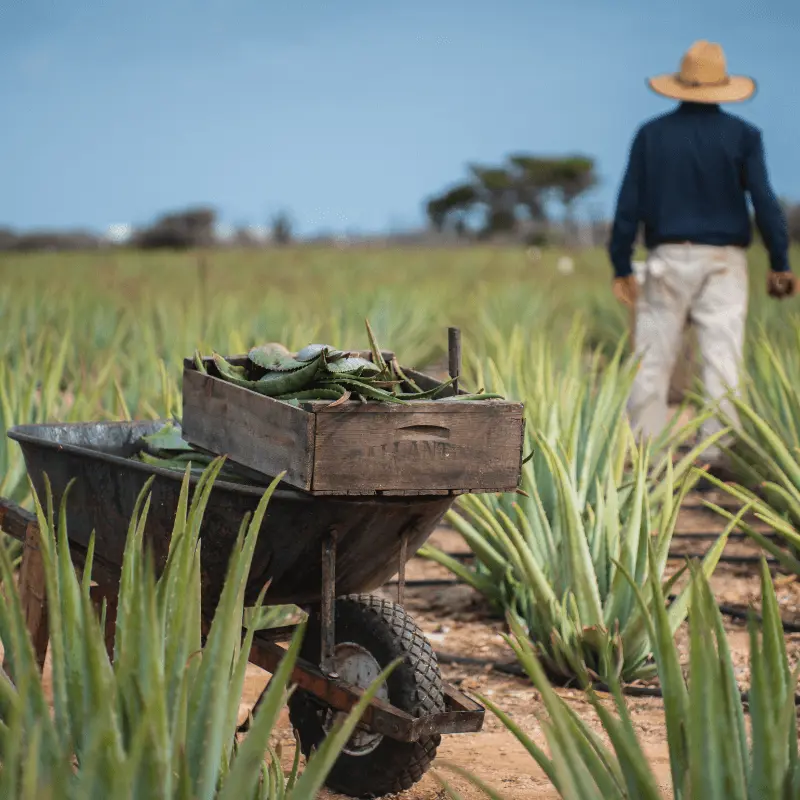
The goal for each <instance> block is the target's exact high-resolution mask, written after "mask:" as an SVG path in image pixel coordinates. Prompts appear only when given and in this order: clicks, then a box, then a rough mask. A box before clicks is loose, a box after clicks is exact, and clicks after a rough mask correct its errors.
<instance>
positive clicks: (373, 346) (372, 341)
mask: <svg viewBox="0 0 800 800" xmlns="http://www.w3.org/2000/svg"><path fill="white" fill-rule="evenodd" d="M364 323H365V324H366V326H367V337H368V338H369V347H370V350H371V351H372V360H373V361H374V362H375V363H376V364H377V365H378V366H379V367H380V370H381V372H385V371H387V364H386V361H385V360H384V358H383V353H381V348H380V346H379V345H378V340H377V339H376V338H375V333H374V332H373V330H372V326H371V325H370V324H369V320H368V319H365V320H364Z"/></svg>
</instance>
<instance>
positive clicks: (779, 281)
mask: <svg viewBox="0 0 800 800" xmlns="http://www.w3.org/2000/svg"><path fill="white" fill-rule="evenodd" d="M796 291H797V278H796V277H795V275H793V274H792V273H791V272H770V273H769V276H768V278H767V294H768V295H769V296H770V297H777V298H778V299H779V300H782V299H783V298H784V297H792V296H793V295H794V294H795V292H796Z"/></svg>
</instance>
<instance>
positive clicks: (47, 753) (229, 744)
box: [0, 459, 394, 800]
mask: <svg viewBox="0 0 800 800" xmlns="http://www.w3.org/2000/svg"><path fill="white" fill-rule="evenodd" d="M222 465H223V460H222V459H218V460H216V461H215V462H214V463H212V464H211V465H209V467H208V468H207V469H206V471H205V472H204V474H203V476H202V477H201V479H200V480H199V481H198V482H197V484H196V489H195V492H194V495H193V497H192V499H191V502H190V501H189V485H190V484H189V471H188V470H187V471H186V473H185V475H184V481H183V484H182V489H181V495H180V503H179V508H178V512H177V514H176V518H175V524H174V528H173V532H172V538H171V541H170V549H169V555H168V559H167V563H166V566H165V567H164V570H163V571H162V573H161V575H160V576H159V577H156V575H155V571H154V566H153V561H152V559H151V557H150V555H149V551H148V550H147V549H146V548H145V547H144V544H143V531H144V524H145V521H146V518H147V513H148V508H149V502H150V498H149V495H148V494H147V492H148V489H149V483H148V484H146V485H145V487H144V488H143V490H142V492H141V494H140V496H139V501H138V504H137V507H136V511H135V512H134V514H133V516H132V518H131V521H130V528H129V535H128V539H127V542H126V548H125V553H124V558H123V564H122V572H121V581H120V587H119V598H118V612H117V619H116V625H115V633H114V640H113V660H112V659H110V658H109V655H108V653H107V650H106V643H105V639H104V630H103V620H102V618H101V619H98V617H97V614H96V612H95V608H94V606H93V604H92V600H91V597H90V591H89V589H90V577H91V568H92V560H93V552H94V539H92V541H91V543H90V546H89V553H88V559H87V563H86V568H85V570H84V573H83V576H82V577H80V578H79V577H78V576H77V575H76V572H75V569H74V567H73V564H72V561H71V559H70V554H69V547H68V541H67V527H66V512H65V509H66V505H65V504H66V502H68V493H65V495H64V497H63V498H62V503H61V507H60V509H59V512H58V526H57V528H56V526H55V524H54V523H55V510H54V509H53V506H52V500H51V494H50V491H49V485H48V486H47V497H46V502H45V506H44V507H43V506H42V505H41V504H40V502H39V498H38V497H37V496H36V494H35V493H34V495H33V499H34V503H35V508H36V515H37V518H38V522H39V526H40V529H41V531H42V536H41V547H42V555H43V560H44V567H45V575H46V587H47V594H48V598H49V602H50V617H49V633H50V647H51V660H52V687H53V714H52V715H51V713H50V710H49V707H48V702H47V698H46V696H45V693H44V691H43V687H42V684H41V676H40V674H39V671H38V667H37V666H36V663H35V660H34V656H33V649H32V645H31V642H30V639H29V637H28V633H27V629H26V628H25V623H24V618H23V613H22V609H21V606H20V600H19V596H18V594H17V591H16V587H15V585H14V582H13V575H12V565H11V563H10V561H9V559H8V558H7V556H6V554H5V553H4V552H2V551H0V578H2V583H3V589H4V592H5V598H4V602H3V603H1V604H0V640H1V641H2V643H3V648H4V654H5V664H6V667H7V668H8V672H7V673H6V672H0V763H2V768H1V769H0V796H1V797H4V798H6V797H7V798H19V799H20V800H42V799H43V798H44V799H45V800H79V799H80V800H84V798H95V797H96V798H111V797H113V798H130V800H139V798H141V800H145V798H146V799H147V800H158V799H159V798H163V800H173V799H174V800H202V798H206V799H207V800H212V798H213V800H232V799H233V798H235V799H236V800H241V799H242V798H248V799H250V798H252V800H311V798H313V797H315V796H316V793H317V791H318V790H319V789H320V788H321V786H322V785H323V783H324V780H325V778H326V776H327V774H328V772H329V771H330V769H331V767H332V765H333V763H334V762H335V760H336V757H337V755H338V753H339V752H340V750H341V748H342V747H343V746H344V745H345V743H346V742H347V740H348V738H349V737H350V735H351V733H352V731H353V730H354V728H355V725H356V724H357V721H358V719H359V718H360V715H361V713H362V712H363V710H364V708H365V706H366V704H367V703H368V702H369V700H370V698H371V697H372V696H373V695H374V693H375V691H376V690H377V688H378V686H379V685H380V684H381V682H382V681H383V680H385V678H386V676H387V675H388V674H389V673H390V672H391V670H392V668H393V667H394V665H390V666H389V667H387V669H386V670H384V672H383V673H382V674H381V675H380V676H379V678H377V679H376V681H375V683H374V684H373V685H372V686H371V687H369V689H368V690H367V691H365V693H364V695H363V697H362V699H361V701H360V702H359V704H358V705H357V707H355V708H354V709H353V711H352V713H351V714H350V715H348V716H347V717H346V718H345V719H344V720H342V721H340V722H339V723H338V724H337V726H335V728H334V729H333V730H332V731H331V733H330V735H329V736H328V737H327V738H326V740H325V741H324V743H323V745H322V746H321V747H320V749H319V750H318V751H317V752H316V753H315V754H313V756H312V757H311V758H310V759H309V760H308V763H307V764H306V766H305V769H304V770H303V771H302V772H300V771H299V761H298V760H297V759H296V760H295V763H294V766H293V769H292V770H291V772H290V775H289V776H288V779H287V778H286V777H284V773H283V769H282V767H281V764H280V763H279V760H278V756H277V754H276V752H275V750H274V749H273V748H272V747H271V746H270V735H271V733H272V732H273V730H274V728H275V724H276V722H277V719H278V715H279V712H280V709H281V707H282V706H283V704H284V703H285V701H286V699H287V697H288V692H289V689H288V684H289V677H290V675H291V671H292V668H293V666H294V664H295V661H296V658H297V653H298V649H299V646H300V644H301V639H302V635H303V626H302V625H301V626H300V628H299V629H298V631H297V632H296V634H295V635H294V637H293V638H292V641H291V644H290V646H289V648H288V652H287V655H286V657H285V658H284V659H283V660H282V662H281V664H280V666H279V668H278V670H277V671H276V673H275V675H274V676H273V677H272V679H271V680H270V682H269V685H268V688H267V691H266V694H265V696H264V699H263V702H262V703H261V704H260V707H259V710H258V711H257V712H256V713H255V715H254V718H253V720H252V724H251V726H250V729H249V732H248V733H247V735H246V737H245V738H244V739H243V740H240V739H239V737H238V736H237V722H238V720H237V716H238V711H239V703H240V698H241V693H242V686H243V683H244V677H245V669H246V666H247V656H248V653H249V650H250V645H251V643H252V640H253V634H254V627H253V623H252V622H248V620H247V619H246V616H247V615H246V614H245V609H244V607H243V598H244V590H245V584H246V581H247V575H248V571H249V567H250V562H251V559H252V556H253V551H254V546H255V541H256V538H257V535H258V531H259V528H260V525H261V521H262V519H263V517H264V514H265V512H266V510H267V506H268V503H269V499H270V496H271V495H272V492H273V490H274V488H275V486H276V485H277V484H278V482H279V481H280V479H281V477H282V476H278V477H277V478H276V479H275V480H274V481H273V482H272V484H271V485H270V486H269V487H268V488H267V489H266V491H265V492H264V495H263V497H262V499H261V501H260V503H259V505H258V507H257V509H256V511H255V512H254V514H253V515H252V519H249V520H248V518H247V517H245V519H244V520H243V521H242V525H241V528H240V532H239V537H238V539H237V542H236V546H235V548H234V550H233V553H232V556H231V559H230V563H229V564H228V569H227V575H226V581H225V584H224V587H223V590H222V593H221V596H220V599H219V602H218V604H217V607H216V612H215V615H214V617H213V619H212V620H211V621H210V626H209V627H208V629H207V631H206V636H205V640H204V637H203V636H202V633H203V630H202V620H201V611H200V609H201V603H200V599H201V598H200V593H201V589H200V546H201V545H200V540H199V530H200V525H201V522H202V517H203V513H204V509H205V507H206V504H207V502H208V498H209V495H210V492H211V489H212V486H213V483H214V480H215V479H216V477H217V475H218V473H219V470H220V469H221V467H222ZM263 598H264V592H263V591H262V593H261V596H260V597H259V600H258V603H257V605H256V607H255V609H254V611H255V612H259V611H260V610H261V609H262V603H263ZM256 616H257V613H256ZM251 618H252V617H251ZM244 627H246V628H247V631H246V633H245V635H244V637H242V630H243V628H244Z"/></svg>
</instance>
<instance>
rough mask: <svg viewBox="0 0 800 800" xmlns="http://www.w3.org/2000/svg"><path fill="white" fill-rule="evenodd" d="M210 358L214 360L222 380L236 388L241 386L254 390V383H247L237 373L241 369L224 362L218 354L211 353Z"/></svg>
mask: <svg viewBox="0 0 800 800" xmlns="http://www.w3.org/2000/svg"><path fill="white" fill-rule="evenodd" d="M211 357H212V358H213V359H214V364H215V365H216V367H217V371H218V372H219V374H220V376H221V377H222V378H223V379H224V380H226V381H228V382H229V383H233V384H235V385H236V386H241V387H243V388H244V389H255V385H256V381H248V380H247V379H246V378H244V376H243V375H242V374H241V373H240V372H239V370H242V369H243V368H242V367H234V366H233V364H231V363H230V362H228V361H226V360H225V359H224V358H223V357H222V356H221V355H220V354H219V353H212V356H211Z"/></svg>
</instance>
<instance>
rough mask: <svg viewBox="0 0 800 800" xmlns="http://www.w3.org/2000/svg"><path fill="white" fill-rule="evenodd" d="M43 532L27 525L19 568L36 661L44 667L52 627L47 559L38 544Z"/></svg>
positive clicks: (21, 594)
mask: <svg viewBox="0 0 800 800" xmlns="http://www.w3.org/2000/svg"><path fill="white" fill-rule="evenodd" d="M40 536H41V534H40V533H39V527H38V526H37V525H29V526H28V529H27V531H26V534H25V541H24V543H23V550H22V563H21V564H20V568H19V595H20V601H21V603H22V613H23V614H24V615H25V625H26V627H27V628H28V632H29V633H30V636H31V643H32V644H33V652H34V654H35V656H36V663H37V664H38V665H39V669H40V670H42V669H43V668H44V662H45V658H46V657H47V644H48V642H49V640H50V631H49V615H48V613H47V590H46V588H45V587H46V580H45V573H44V559H43V558H42V551H41V550H40V546H39V539H40Z"/></svg>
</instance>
